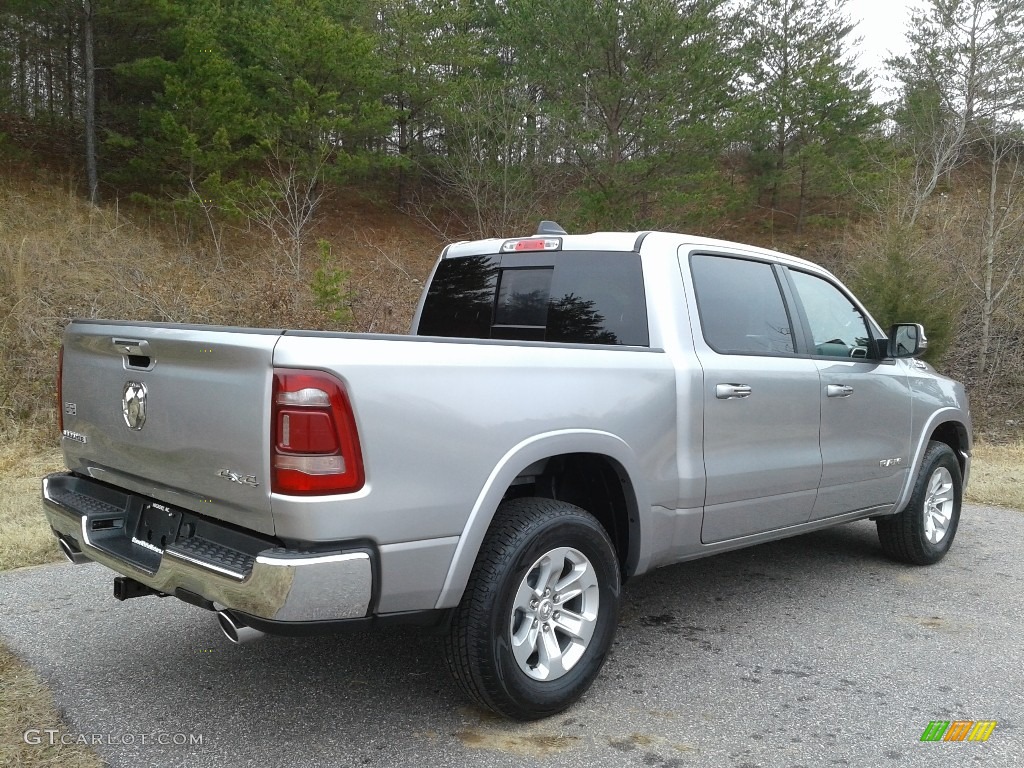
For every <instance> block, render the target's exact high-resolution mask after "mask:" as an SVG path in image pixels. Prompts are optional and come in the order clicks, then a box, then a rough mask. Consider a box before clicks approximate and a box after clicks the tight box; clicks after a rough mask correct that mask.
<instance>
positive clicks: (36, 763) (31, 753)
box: [0, 645, 103, 768]
mask: <svg viewBox="0 0 1024 768" xmlns="http://www.w3.org/2000/svg"><path fill="white" fill-rule="evenodd" d="M48 729H49V730H55V731H57V732H58V733H57V734H56V735H55V736H54V741H55V743H54V744H50V736H49V735H48V734H46V733H45V731H46V730H48ZM26 732H28V733H27V736H28V741H35V738H36V737H38V738H39V739H40V741H41V743H39V744H34V743H28V741H27V740H26ZM61 736H65V737H70V736H74V734H73V733H72V732H71V731H70V730H69V729H68V727H67V725H66V724H65V723H64V722H63V721H62V720H61V717H60V714H59V713H58V712H57V709H56V707H55V706H54V704H53V697H52V696H51V695H50V692H49V691H48V690H47V689H46V686H45V685H43V683H42V681H40V679H39V677H38V676H37V675H36V674H35V673H34V672H33V671H32V670H31V669H29V668H28V667H27V666H25V665H24V664H22V663H21V661H20V660H19V659H18V657H17V656H15V655H14V654H13V653H11V652H10V651H9V650H8V649H7V648H5V647H3V645H0V765H10V766H22V767H23V768H44V766H45V767H47V768H49V767H52V766H61V768H99V766H102V765H103V761H102V760H101V759H100V758H99V756H98V755H97V754H96V753H95V752H93V751H91V750H90V749H88V748H87V747H85V746H81V745H79V744H67V745H63V744H61V743H60V739H61ZM65 740H69V741H70V740H71V739H70V738H66V739H65Z"/></svg>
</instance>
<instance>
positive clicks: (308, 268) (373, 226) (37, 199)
mask: <svg viewBox="0 0 1024 768" xmlns="http://www.w3.org/2000/svg"><path fill="white" fill-rule="evenodd" d="M335 204H336V205H339V206H340V205H345V206H346V208H344V209H341V208H337V209H334V210H326V209H325V210H324V211H323V217H322V220H321V222H320V224H319V226H318V228H317V229H316V231H314V232H312V233H311V234H310V240H311V241H312V240H315V239H316V238H324V239H326V240H327V241H328V242H329V243H330V246H331V249H330V250H331V257H332V261H333V262H334V265H335V266H337V267H339V268H343V269H346V270H348V271H349V272H350V273H351V279H350V283H349V286H348V287H349V288H350V289H351V290H352V291H353V297H352V315H353V320H352V322H351V323H350V325H349V326H348V327H347V328H343V329H342V330H360V331H371V330H372V331H377V332H396V331H404V330H406V329H407V326H408V323H409V319H410V318H411V316H412V312H413V309H414V307H415V304H416V299H417V298H418V296H419V292H420V290H421V289H422V285H423V280H424V279H425V277H426V275H427V273H428V271H429V269H430V266H431V264H432V263H433V260H434V258H435V257H436V255H437V253H438V251H439V247H440V243H439V241H438V240H437V239H436V238H434V237H433V236H431V235H430V234H429V233H426V232H425V231H424V230H422V229H421V228H418V227H417V226H416V225H415V224H413V223H411V222H410V221H409V220H408V219H407V218H405V217H402V216H401V215H400V214H398V213H397V212H390V211H387V210H380V209H374V208H373V207H372V206H370V205H368V204H363V205H362V207H361V208H360V207H358V206H357V205H355V204H354V203H353V201H349V200H345V201H336V202H335ZM203 232H204V230H203V229H201V228H198V229H197V228H196V227H195V226H193V225H192V224H190V223H189V222H187V221H182V219H181V217H180V215H177V216H176V215H174V214H172V213H171V212H169V211H158V212H153V211H150V210H147V209H138V208H134V209H130V210H128V211H127V212H126V209H125V208H124V207H123V206H118V205H116V204H115V205H109V204H108V205H107V206H104V207H102V208H94V207H92V206H90V205H88V204H87V203H85V202H83V201H82V200H80V199H78V198H77V197H74V196H72V195H69V194H68V193H67V192H66V191H64V190H62V189H61V188H60V187H59V186H56V185H53V184H47V183H43V182H35V183H32V182H28V181H25V180H14V181H11V180H0V437H4V438H7V439H10V437H11V435H12V433H13V432H15V431H18V432H19V434H20V437H21V438H28V439H29V440H31V441H34V442H37V443H38V442H42V441H45V439H46V437H45V436H46V433H47V432H48V430H50V429H51V428H52V426H51V425H52V424H53V421H54V397H53V392H54V378H55V372H56V367H57V351H58V349H59V347H60V337H61V334H62V332H63V329H64V327H65V326H66V325H67V323H68V321H70V320H71V319H73V318H76V317H86V318H107V319H124V320H137V321H165V322H182V323H214V324H222V325H242V326H256V327H265V328H267V327H269V328H275V327H276V328H312V329H332V328H335V327H336V326H334V324H333V321H332V320H331V319H330V317H329V316H328V315H327V314H326V313H325V312H324V311H321V310H320V309H318V308H317V307H316V304H315V297H314V295H313V293H312V290H311V288H310V282H311V275H312V271H313V270H314V269H315V268H316V266H317V259H316V258H315V257H314V255H315V250H316V249H315V247H314V246H313V245H312V244H311V246H310V249H309V254H308V256H307V258H306V259H305V268H304V269H303V270H301V271H300V273H299V274H296V273H295V271H294V270H293V269H292V268H291V267H290V266H289V265H288V263H287V259H285V258H284V256H283V255H282V254H279V253H276V252H275V251H274V250H273V247H272V246H268V244H267V243H266V242H265V241H264V240H261V239H259V238H258V237H257V236H256V233H255V231H254V230H252V229H251V228H250V227H247V226H246V224H245V222H244V221H242V222H237V221H236V222H230V223H225V224H224V225H223V227H222V228H221V231H220V238H219V239H218V241H217V248H216V249H214V248H213V247H212V246H211V245H210V242H211V239H210V238H209V237H204V235H203Z"/></svg>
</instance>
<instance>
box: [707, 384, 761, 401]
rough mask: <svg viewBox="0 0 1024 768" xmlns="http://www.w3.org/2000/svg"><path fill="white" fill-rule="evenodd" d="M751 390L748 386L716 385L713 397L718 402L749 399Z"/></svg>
mask: <svg viewBox="0 0 1024 768" xmlns="http://www.w3.org/2000/svg"><path fill="white" fill-rule="evenodd" d="M752 392H753V390H752V389H751V388H750V385H749V384H716V385H715V397H717V398H718V399H719V400H739V399H741V398H744V397H750V395H751V393H752Z"/></svg>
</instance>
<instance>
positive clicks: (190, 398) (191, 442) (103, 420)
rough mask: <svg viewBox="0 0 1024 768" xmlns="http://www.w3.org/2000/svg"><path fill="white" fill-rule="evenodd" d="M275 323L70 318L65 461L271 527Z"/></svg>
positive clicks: (162, 496) (230, 518)
mask: <svg viewBox="0 0 1024 768" xmlns="http://www.w3.org/2000/svg"><path fill="white" fill-rule="evenodd" d="M280 334H281V331H272V330H260V331H248V330H243V329H238V328H215V327H210V326H204V327H201V328H200V327H194V326H180V325H163V324H130V325H129V324H121V323H115V322H109V321H88V320H86V321H76V322H75V323H73V324H72V325H71V326H69V327H68V329H67V331H66V332H65V334H64V361H63V368H62V370H63V376H62V396H61V400H62V402H61V403H60V407H61V408H62V409H63V414H64V416H63V418H64V434H63V437H62V440H61V442H62V446H63V449H64V458H65V461H66V463H67V466H68V468H69V469H71V470H72V471H74V472H78V473H81V474H83V475H87V476H90V477H93V478H96V479H98V480H104V481H107V482H110V483H113V484H115V485H118V486H120V487H122V488H126V489H128V490H131V491H135V492H137V493H141V494H145V495H147V496H151V497H153V498H155V499H158V500H160V501H163V502H165V503H168V504H173V505H177V506H179V507H184V508H186V509H190V510H192V511H194V512H198V513H200V514H203V515H208V516H210V517H214V518H217V519H219V520H223V521H225V522H229V523H235V524H237V525H241V526H244V527H246V528H249V529H252V530H255V531H260V532H262V533H267V534H273V533H274V520H273V516H272V514H271V509H270V458H269V450H270V447H269V441H270V437H269V435H270V398H271V388H272V380H273V352H274V345H275V344H276V343H277V341H278V339H279V338H280Z"/></svg>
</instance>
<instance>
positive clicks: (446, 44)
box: [0, 0, 1024, 435]
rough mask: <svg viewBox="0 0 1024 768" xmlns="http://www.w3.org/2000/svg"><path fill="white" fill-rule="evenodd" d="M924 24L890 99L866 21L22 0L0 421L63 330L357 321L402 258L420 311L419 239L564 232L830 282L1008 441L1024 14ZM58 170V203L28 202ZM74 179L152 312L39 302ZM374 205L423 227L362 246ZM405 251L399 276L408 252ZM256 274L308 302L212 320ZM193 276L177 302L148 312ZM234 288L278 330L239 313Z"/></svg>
mask: <svg viewBox="0 0 1024 768" xmlns="http://www.w3.org/2000/svg"><path fill="white" fill-rule="evenodd" d="M923 7H924V10H923V11H922V12H921V13H919V14H918V16H917V17H916V18H915V19H914V21H913V23H912V24H911V26H910V32H909V42H910V52H909V53H908V54H907V55H906V56H904V57H901V58H898V59H895V60H893V61H891V62H890V66H891V68H892V71H893V73H894V75H895V79H896V82H897V83H898V92H897V93H895V94H892V98H891V100H890V101H888V102H887V103H884V104H883V103H882V101H883V99H882V98H881V96H882V95H880V94H874V97H873V95H872V93H871V89H870V80H869V78H868V76H867V73H865V72H863V71H860V70H859V69H858V68H857V66H856V62H855V61H852V60H851V55H850V51H851V46H852V42H853V41H852V40H851V39H850V32H851V24H850V21H849V19H848V18H847V17H846V16H845V14H844V11H843V0H732V1H729V2H727V1H726V0H559V2H548V1H546V0H505V1H504V2H500V3H498V2H489V1H488V0H376V1H375V2H371V1H368V0H175V1H172V0H116V1H115V0H6V2H5V3H4V4H3V5H2V7H0V163H3V166H2V167H4V168H6V170H7V171H8V173H7V177H8V178H7V180H6V181H5V182H4V184H5V185H6V186H5V189H4V190H3V191H4V194H5V196H6V201H5V211H4V212H3V213H2V214H0V217H4V218H0V223H3V225H4V226H3V229H2V231H0V306H2V307H3V309H0V318H2V319H0V329H2V334H0V340H2V343H3V348H2V350H0V362H2V363H3V370H2V371H0V412H3V413H4V414H5V418H6V419H7V420H8V425H13V424H15V423H18V422H21V421H23V420H24V419H25V418H27V417H28V416H29V415H31V414H33V413H35V412H37V411H38V410H39V409H40V408H41V406H40V405H39V402H40V397H42V395H41V394H40V393H42V392H44V391H45V387H46V386H48V385H49V383H50V382H49V381H48V380H47V376H50V377H51V378H52V374H46V373H44V372H43V371H44V370H48V369H47V368H46V364H44V362H43V361H41V360H39V359H36V357H33V356H38V355H41V354H46V355H52V354H53V350H54V349H55V345H56V343H57V342H56V336H55V334H56V331H57V329H58V328H59V327H60V325H61V324H62V323H63V321H64V320H66V318H67V317H70V316H73V315H79V314H97V313H103V312H108V313H109V312H113V313H125V314H127V313H129V312H141V313H142V314H144V315H146V316H151V317H154V318H155V319H175V320H187V319H205V318H208V317H209V318H213V317H216V318H217V319H218V320H219V321H222V322H256V321H262V322H267V323H275V324H280V325H296V324H299V321H300V320H301V321H306V322H314V323H317V322H318V323H320V324H323V325H328V326H334V327H339V326H340V327H353V328H361V327H363V326H365V325H367V324H366V323H361V322H360V319H359V315H360V311H359V309H360V307H363V308H364V309H365V308H366V307H369V306H376V305H377V304H380V302H381V300H380V299H379V297H378V298H374V296H372V295H371V294H372V293H373V292H374V291H379V290H380V286H379V285H378V284H377V283H374V282H373V281H370V282H359V276H360V275H366V274H368V273H369V272H373V270H378V271H379V268H378V267H377V266H373V265H380V264H384V265H390V266H386V270H387V275H388V277H387V278H386V279H385V280H384V281H383V282H384V285H386V286H393V285H397V284H399V283H401V285H402V286H403V287H402V296H403V297H405V296H406V295H407V294H409V293H410V292H412V293H414V290H415V288H414V287H413V288H410V286H414V282H413V281H415V280H417V279H419V280H422V278H423V274H422V273H421V272H419V271H418V270H419V267H418V266H417V267H408V266H406V265H405V262H404V261H403V259H404V258H406V257H408V255H409V254H408V250H409V246H408V244H409V243H410V242H413V241H415V242H418V243H421V245H422V250H421V251H417V252H416V254H415V255H414V256H413V257H412V258H413V260H414V261H415V263H416V264H417V265H421V264H429V260H430V258H431V257H432V256H433V255H434V254H433V253H432V252H430V251H432V250H433V248H434V246H435V245H436V242H435V241H434V240H433V239H432V238H430V237H429V236H428V235H426V232H428V231H432V232H434V233H436V235H437V236H438V238H441V239H454V238H461V237H466V236H469V237H477V236H489V235H498V234H501V235H506V234H517V233H523V232H527V231H530V227H532V226H534V225H535V223H536V222H537V221H538V220H539V219H541V218H554V219H557V220H558V221H559V222H560V223H562V224H563V226H565V227H566V228H567V229H569V230H570V231H590V230H594V229H620V228H625V229H644V228H657V229H674V230H684V231H692V232H698V233H701V234H710V235H715V236H721V237H726V238H731V239H738V240H747V241H753V242H757V243H759V244H764V245H771V246H776V247H779V248H781V249H783V250H789V251H791V252H794V253H797V254H798V255H801V256H804V257H806V258H810V259H812V260H817V261H819V262H822V263H824V264H826V266H829V267H830V268H832V269H834V270H836V271H837V272H838V273H839V274H840V275H841V276H842V277H843V278H844V279H846V280H847V281H848V282H849V283H850V284H851V286H852V287H853V288H854V289H855V290H856V291H857V292H858V293H859V295H861V297H862V298H864V299H865V301H866V302H867V303H868V306H869V308H870V309H871V310H872V312H873V313H874V314H875V316H876V318H877V319H878V320H879V321H880V322H882V323H889V322H895V321H906V320H918V321H920V322H923V323H925V325H926V328H927V329H928V331H929V336H930V338H931V340H932V342H933V349H932V352H931V357H930V359H931V361H932V362H933V363H935V364H936V365H938V366H939V367H940V369H942V370H944V371H947V372H949V373H950V374H952V375H955V376H958V377H961V378H963V379H965V380H966V381H967V382H968V383H969V385H970V387H971V390H972V395H973V398H974V402H975V406H976V409H975V410H976V418H978V420H979V423H980V424H981V425H982V426H983V427H984V428H985V429H986V430H989V431H991V432H992V433H993V434H996V435H1002V434H1005V433H1007V432H1011V433H1012V432H1016V431H1018V430H1019V428H1020V427H1021V426H1024V406H1022V402H1021V394H1022V393H1024V352H1022V351H1021V345H1020V343H1019V340H1020V338H1021V335H1022V330H1024V316H1022V313H1021V306H1022V301H1024V288H1022V282H1021V279H1020V273H1021V270H1022V268H1024V196H1022V192H1024V162H1022V161H1024V127H1022V117H1024V0H927V2H925V4H924V6H923ZM40 169H42V170H40ZM40 173H43V174H46V178H47V179H49V180H50V182H51V188H50V191H44V192H43V193H41V195H39V196H35V197H33V196H32V195H28V194H24V186H23V185H24V184H26V183H29V184H31V183H34V182H35V181H38V180H39V179H40V178H42V177H41V176H39V175H38V174H40ZM26 180H27V181H26ZM53 180H57V186H58V187H61V186H63V187H65V188H70V189H72V190H74V191H75V192H76V193H77V194H78V195H80V196H81V198H82V200H83V201H89V202H88V203H86V205H87V206H88V205H90V204H91V205H93V206H101V208H102V210H101V211H97V213H96V216H98V218H95V217H93V214H88V216H87V218H89V221H90V224H89V226H90V227H93V226H98V224H97V222H99V223H100V225H102V226H104V227H107V230H106V231H108V233H110V234H111V236H114V235H115V234H117V233H118V232H119V231H120V235H118V236H121V237H124V236H126V232H125V231H121V230H120V228H121V227H123V226H128V225H127V224H125V222H126V221H130V222H131V225H130V226H131V227H132V228H134V229H133V231H134V232H136V233H137V234H138V236H139V237H141V238H155V240H154V242H156V243H159V244H158V245H154V246H153V247H152V248H149V247H145V248H141V250H140V251H139V252H138V253H137V254H135V255H133V256H132V257H131V258H132V264H133V265H134V268H135V269H136V270H141V272H140V274H141V273H142V272H146V274H152V275H153V277H152V278H146V279H147V280H151V281H153V282H154V284H159V291H158V290H156V289H153V292H151V293H145V291H137V293H139V295H140V296H144V297H145V298H144V299H143V300H140V301H139V302H136V303H135V304H132V303H131V302H128V303H125V302H124V301H122V302H121V305H118V304H117V303H116V302H109V301H106V300H105V299H104V297H103V295H102V291H103V290H106V288H102V287H97V290H98V291H100V293H99V294H90V295H91V299H90V300H91V302H92V303H91V304H88V305H85V306H83V305H82V304H81V303H76V302H80V301H84V299H69V300H68V301H65V302H63V303H61V304H59V305H56V306H55V305H54V302H53V301H52V300H51V299H52V296H51V297H47V295H46V292H47V291H48V290H50V289H49V288H48V286H47V281H46V280H45V279H43V278H45V273H43V275H42V276H41V278H40V281H39V283H38V284H36V283H33V282H32V281H28V282H26V280H27V278H26V277H25V275H26V274H27V273H26V269H28V267H27V266H26V264H27V263H28V262H26V257H25V254H26V253H27V252H39V251H40V249H44V250H45V248H46V247H47V246H45V245H44V243H46V242H48V241H47V240H46V237H45V236H44V235H42V234H40V231H39V230H38V229H32V228H31V227H29V228H26V226H27V225H26V222H27V221H28V220H29V219H31V218H32V217H31V216H30V215H29V213H27V212H26V211H25V210H22V209H19V207H18V206H19V205H25V204H27V201H29V200H32V201H38V200H41V199H44V198H47V197H48V196H52V195H53V192H52V182H53ZM35 204H36V205H38V202H36V203H35ZM75 205H77V204H75ZM62 206H64V203H61V204H60V205H58V206H57V209H56V210H64V211H65V213H64V214H56V215H57V216H61V215H63V216H65V217H69V218H68V221H78V219H77V218H76V217H78V216H80V215H84V214H83V213H82V211H86V210H88V208H85V209H79V208H74V210H75V211H77V213H74V214H72V213H69V212H68V209H67V208H66V207H62ZM368 209H369V210H377V211H384V210H393V211H396V212H400V214H401V215H402V216H405V217H406V219H405V221H407V222H408V227H409V232H413V233H416V234H412V235H408V236H406V237H405V238H404V239H402V237H401V236H398V235H395V234H394V232H393V230H392V229H388V232H390V234H388V235H386V236H385V237H384V238H383V239H377V238H376V237H375V235H372V234H367V232H368V229H370V228H368V227H365V226H364V227H362V228H360V227H359V225H358V222H357V221H356V218H357V217H358V216H360V215H365V211H367V210H368ZM94 210H95V209H94ZM372 215H373V214H370V218H371V219H372ZM388 215H390V214H388ZM389 221H391V220H390V219H389ZM389 226H390V225H389ZM44 229H45V228H44ZM374 231H377V230H374ZM353 233H358V234H357V235H354V234H353ZM51 234H52V231H51ZM353 236H356V237H357V238H362V247H361V248H353V247H351V246H352V245H353V243H352V238H353ZM396 237H397V238H398V240H399V241H400V242H401V243H402V244H403V245H402V246H401V247H400V248H399V251H403V250H404V251H405V254H404V255H403V253H391V254H388V253H386V252H385V251H386V249H387V247H388V242H387V241H388V238H390V239H391V241H392V245H393V244H394V242H397V241H395V238H396ZM410 238H411V239H410ZM417 238H418V239H417ZM86 240H87V241H88V242H93V241H92V240H88V238H87V239H86ZM318 241H319V243H318ZM90 247H91V248H93V251H91V253H93V256H90V257H89V258H90V260H94V259H100V260H102V259H103V258H104V255H105V254H106V255H108V256H109V254H110V253H115V252H117V251H116V249H114V251H113V252H111V251H105V250H104V247H103V246H102V244H99V243H98V242H96V243H94V244H93V246H90ZM26 249H28V250H26ZM33 249H35V250H33ZM68 253H69V254H70V253H75V252H74V251H69V252H68ZM158 254H162V255H158ZM360 254H363V255H362V256H360ZM112 258H113V257H112ZM116 258H117V259H124V258H125V254H124V253H123V252H120V255H118V256H116ZM151 259H152V260H159V264H157V263H156V261H152V262H151V261H150V260H151ZM362 259H365V260H366V264H361V263H360V262H361V260H362ZM43 263H50V262H49V261H48V260H46V259H43ZM32 264H34V265H35V266H36V267H38V265H39V264H40V261H39V260H38V259H36V260H35V261H32ZM182 264H184V265H185V266H181V265H182ZM367 264H368V265H370V266H367ZM160 265H163V266H160ZM168 265H169V266H168ZM54 268H55V269H56V267H54ZM239 269H241V270H242V271H243V272H244V273H245V274H247V275H249V276H250V279H248V280H247V281H245V282H244V285H245V286H248V289H251V290H253V291H257V295H258V296H263V294H259V291H258V290H257V286H258V285H265V283H266V281H270V282H271V283H273V284H274V285H275V286H277V287H276V288H275V289H274V291H277V292H279V293H280V294H281V295H282V296H286V297H287V298H286V299H282V300H281V301H279V302H277V303H275V302H274V301H268V300H267V297H266V296H263V298H255V297H254V295H252V294H249V293H246V291H237V290H228V291H226V292H225V293H224V294H223V295H221V294H218V298H217V301H218V302H219V303H218V305H217V306H216V307H215V308H211V307H210V306H209V305H206V306H205V307H204V306H203V301H204V300H212V298H211V297H212V294H211V293H210V292H209V291H210V286H213V285H234V280H236V279H237V277H234V276H235V275H237V272H238V271H239ZM147 270H148V272H147ZM161 270H167V272H166V274H164V273H163V272H161ZM368 270H369V272H368ZM158 274H160V275H163V277H157V275H158ZM381 274H383V273H381ZM171 275H177V276H178V277H179V278H180V279H181V280H182V282H181V283H180V284H179V285H178V286H177V289H178V294H177V295H179V298H180V301H179V302H178V303H177V304H175V305H174V306H175V308H174V309H173V310H172V309H167V308H166V307H164V308H163V309H160V310H156V309H154V308H153V307H152V306H148V304H151V303H152V302H154V301H157V299H156V298H154V297H156V296H157V295H158V294H159V295H160V296H161V297H163V298H160V299H159V301H163V302H164V303H165V304H166V302H167V301H169V299H168V298H167V297H166V296H164V294H163V293H161V291H166V289H167V286H165V285H163V283H162V282H161V280H164V279H171V280H172V281H173V278H172V277H171ZM227 275H232V276H231V277H227ZM253 275H257V276H258V277H256V278H253V277H252V276H253ZM403 275H404V276H403ZM396 281H397V282H396ZM104 285H106V284H104ZM197 286H198V287H197ZM281 286H286V288H282V287H281ZM122 289H123V286H122ZM388 290H390V289H388ZM204 291H205V292H204ZM274 291H272V292H271V293H274ZM185 294H188V295H185ZM120 295H121V296H122V298H123V295H124V294H123V290H122V291H121V294H120ZM242 295H245V296H246V301H247V302H251V301H253V300H256V301H258V303H259V304H260V306H261V307H264V309H266V311H265V312H263V313H254V312H252V311H251V306H250V305H249V304H246V305H245V306H243V305H242V304H239V305H238V306H235V307H234V308H233V307H232V303H231V297H232V296H242ZM275 295H276V294H275ZM300 295H301V296H302V297H304V298H302V299H301V300H300V299H299V298H297V297H299V296H300ZM204 297H206V298H205V299H204ZM69 302H70V303H69ZM375 302H376V304H375ZM385 303H386V302H385ZM399 304H401V306H403V307H405V306H407V305H408V301H407V300H406V299H405V298H403V299H402V301H401V302H399ZM300 305H301V306H300ZM147 306H148V310H147ZM268 307H269V308H273V307H277V310H272V309H267V308H268ZM299 310H301V311H299ZM402 311H404V310H399V311H398V315H396V316H395V317H397V318H399V320H400V317H399V316H400V315H401V312H402ZM40 312H43V313H45V315H46V317H48V318H51V319H52V322H49V321H48V323H47V324H46V326H45V329H41V326H40V324H39V322H40V321H39V317H40ZM393 314H394V313H393ZM136 316H141V315H136ZM363 316H364V318H365V317H366V316H367V313H366V312H365V311H364V312H363ZM389 322H394V323H395V324H396V325H400V322H399V321H398V320H395V319H393V320H392V321H389ZM377 327H378V328H379V327H380V326H379V324H378V326H377ZM40 350H42V351H40ZM46 407H49V403H48V402H47V406H46ZM8 428H11V427H10V426H8Z"/></svg>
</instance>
